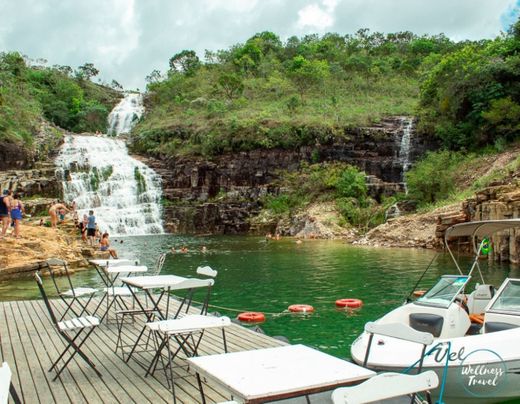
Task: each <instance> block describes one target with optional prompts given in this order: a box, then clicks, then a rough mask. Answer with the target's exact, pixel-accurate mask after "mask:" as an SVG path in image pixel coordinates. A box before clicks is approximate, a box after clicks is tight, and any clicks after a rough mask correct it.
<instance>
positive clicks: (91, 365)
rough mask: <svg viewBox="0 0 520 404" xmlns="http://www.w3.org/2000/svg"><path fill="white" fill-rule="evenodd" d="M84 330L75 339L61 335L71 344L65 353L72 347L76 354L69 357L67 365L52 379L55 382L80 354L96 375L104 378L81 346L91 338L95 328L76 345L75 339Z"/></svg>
mask: <svg viewBox="0 0 520 404" xmlns="http://www.w3.org/2000/svg"><path fill="white" fill-rule="evenodd" d="M82 331H83V330H80V331H79V332H78V333H77V334H76V335H75V336H74V338H70V337H69V336H68V335H67V334H65V333H60V334H61V335H62V336H63V338H64V339H65V340H66V341H68V342H69V346H68V347H67V348H66V349H65V351H67V350H68V349H69V347H72V349H74V352H73V353H72V354H71V355H70V356H69V358H68V359H67V360H66V361H65V363H64V364H63V366H62V367H61V369H60V370H58V372H57V373H56V376H55V377H54V379H52V380H53V381H55V380H56V379H57V378H58V377H59V375H60V374H61V372H62V371H63V370H64V369H65V368H66V367H67V365H68V364H69V362H70V361H71V360H72V358H74V355H76V354H78V355H79V356H80V357H81V358H82V359H83V360H84V361H85V362H87V364H88V365H89V366H90V367H91V368H92V369H93V370H94V372H96V374H97V375H98V376H99V377H102V375H101V373H100V372H99V370H97V369H96V365H94V363H93V362H92V361H91V360H90V359H89V358H88V357H87V355H85V353H84V352H83V351H82V350H81V346H82V345H83V344H84V343H85V342H86V341H87V339H88V337H89V336H90V334H92V332H93V331H94V327H92V328H91V329H90V331H89V332H87V334H86V335H85V336H84V337H83V339H82V340H81V341H80V343H79V344H77V345H76V343H75V342H74V341H75V339H76V338H77V337H78V335H79V334H80V333H81V332H82Z"/></svg>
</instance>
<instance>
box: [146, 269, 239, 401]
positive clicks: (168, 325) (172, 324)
mask: <svg viewBox="0 0 520 404" xmlns="http://www.w3.org/2000/svg"><path fill="white" fill-rule="evenodd" d="M196 272H197V274H199V275H204V276H209V277H211V278H214V277H215V276H217V274H218V272H217V271H215V270H213V269H211V268H210V267H208V266H206V267H199V268H197V271H196ZM200 281H201V279H188V280H187V281H186V282H191V283H193V285H196V283H197V282H200ZM213 283H214V282H213V280H211V282H209V283H207V292H206V296H205V299H204V301H203V302H202V304H201V308H200V313H199V314H188V312H189V309H190V307H191V303H192V298H193V292H194V290H195V288H193V289H189V291H188V296H187V297H185V298H184V299H183V301H182V303H181V305H180V307H179V309H178V310H177V313H176V315H175V318H174V319H170V320H162V321H155V322H150V323H147V324H146V327H147V328H148V329H149V330H150V331H152V332H153V333H154V335H155V336H156V338H157V341H160V342H158V344H157V345H158V348H157V352H156V354H155V356H154V358H153V359H152V362H151V364H150V367H149V368H148V371H147V372H146V375H148V374H153V373H154V372H155V369H156V367H157V364H158V363H159V359H160V358H161V355H162V351H163V349H164V348H166V349H167V352H168V360H167V364H166V366H165V367H164V371H165V375H166V379H167V381H168V384H169V385H170V386H171V389H172V394H173V401H174V402H176V398H175V381H174V378H173V361H174V359H175V357H176V356H177V355H178V354H179V353H180V352H181V351H182V352H183V353H184V354H185V355H186V356H187V357H190V356H197V355H198V348H199V345H200V343H201V341H202V337H203V336H204V332H205V331H207V330H209V329H220V330H221V332H222V343H223V347H224V352H227V342H226V330H225V328H226V327H228V326H230V325H231V320H230V319H229V317H216V316H209V315H208V307H209V299H210V296H211V288H212V286H213ZM180 287H182V286H180ZM183 305H185V307H186V314H185V315H183V316H181V310H182V308H183ZM172 340H175V342H176V344H177V346H176V348H173V347H172V343H171V342H172ZM170 383H171V384H170Z"/></svg>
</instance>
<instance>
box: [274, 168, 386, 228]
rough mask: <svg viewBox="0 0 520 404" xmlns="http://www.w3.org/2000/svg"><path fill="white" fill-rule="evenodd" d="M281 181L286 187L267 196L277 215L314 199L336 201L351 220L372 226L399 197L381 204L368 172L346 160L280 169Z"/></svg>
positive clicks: (354, 223) (359, 225)
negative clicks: (370, 190)
mask: <svg viewBox="0 0 520 404" xmlns="http://www.w3.org/2000/svg"><path fill="white" fill-rule="evenodd" d="M279 174H280V180H279V183H278V184H277V185H279V186H280V187H281V189H283V190H284V191H283V192H282V193H281V194H279V195H277V196H267V197H266V198H265V200H264V206H265V208H266V209H268V210H269V211H270V212H271V214H272V215H274V216H279V217H282V216H286V215H288V214H290V213H291V212H293V211H295V210H298V209H303V208H305V207H306V206H308V205H309V204H311V203H314V202H331V201H332V202H334V203H335V205H336V208H337V210H338V212H339V213H340V214H341V215H342V217H343V223H341V224H343V225H344V224H346V223H349V224H351V225H354V226H357V227H359V228H361V229H363V230H365V231H366V230H368V229H369V228H370V227H373V226H375V225H377V224H380V223H382V222H383V220H384V212H385V210H386V208H388V206H389V204H392V203H393V202H394V201H395V200H393V199H392V200H388V201H384V202H383V203H381V204H378V203H377V202H376V201H375V200H373V199H372V198H370V197H369V196H368V195H367V185H366V183H365V173H363V172H361V171H359V170H358V169H357V168H355V167H352V166H350V165H348V164H345V163H321V164H311V165H309V164H302V167H301V170H300V171H298V172H286V171H284V172H280V173H279Z"/></svg>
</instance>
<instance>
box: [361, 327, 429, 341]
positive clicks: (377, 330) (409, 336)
mask: <svg viewBox="0 0 520 404" xmlns="http://www.w3.org/2000/svg"><path fill="white" fill-rule="evenodd" d="M365 331H366V332H368V333H371V334H377V335H384V336H387V337H393V338H398V339H403V340H406V341H411V342H416V343H418V344H423V345H430V344H432V343H433V335H432V334H430V333H428V332H423V331H417V330H414V329H413V328H412V327H410V326H407V325H406V324H403V323H390V324H378V323H374V322H369V323H366V324H365Z"/></svg>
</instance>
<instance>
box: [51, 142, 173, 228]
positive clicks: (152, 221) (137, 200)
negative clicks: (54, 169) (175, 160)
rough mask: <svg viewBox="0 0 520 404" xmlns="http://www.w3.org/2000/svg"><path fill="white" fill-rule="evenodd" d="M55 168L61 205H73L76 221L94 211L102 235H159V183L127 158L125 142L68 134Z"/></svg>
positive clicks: (150, 173) (134, 160)
mask: <svg viewBox="0 0 520 404" xmlns="http://www.w3.org/2000/svg"><path fill="white" fill-rule="evenodd" d="M56 165H57V166H58V167H59V171H61V176H62V180H63V190H64V199H65V201H66V202H69V203H70V202H72V201H76V205H77V209H78V213H79V214H80V218H81V217H83V214H86V213H88V211H89V210H90V209H92V210H93V211H94V215H95V216H96V221H97V223H98V225H99V229H100V230H101V231H102V232H104V231H108V232H109V233H110V234H111V235H143V234H158V233H163V227H162V220H161V195H162V190H161V179H160V177H159V176H158V175H157V174H156V173H155V172H154V171H153V170H152V169H151V168H149V167H147V166H146V165H145V164H143V163H141V162H140V161H138V160H136V159H134V158H132V157H130V156H129V155H128V151H127V148H126V146H125V143H124V142H123V140H120V139H114V138H109V137H96V136H67V137H66V138H65V142H64V144H63V146H62V148H61V151H60V154H59V156H58V158H57V159H56Z"/></svg>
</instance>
